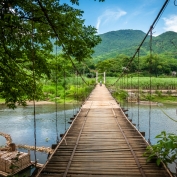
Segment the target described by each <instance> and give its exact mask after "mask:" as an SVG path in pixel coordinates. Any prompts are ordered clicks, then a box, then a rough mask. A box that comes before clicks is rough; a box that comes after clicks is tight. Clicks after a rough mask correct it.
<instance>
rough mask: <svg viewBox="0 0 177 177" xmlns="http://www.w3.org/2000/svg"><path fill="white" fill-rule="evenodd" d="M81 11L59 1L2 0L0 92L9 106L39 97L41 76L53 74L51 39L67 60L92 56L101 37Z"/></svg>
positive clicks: (77, 0)
mask: <svg viewBox="0 0 177 177" xmlns="http://www.w3.org/2000/svg"><path fill="white" fill-rule="evenodd" d="M100 1H103V0H100ZM71 2H72V3H75V4H78V3H79V0H71ZM82 14H83V11H81V10H78V9H75V8H73V7H70V6H69V5H67V4H60V2H59V1H58V0H43V1H41V0H27V1H24V0H2V1H1V3H0V94H1V96H2V97H4V98H5V101H6V103H7V104H8V105H9V106H10V107H12V108H14V107H15V104H16V103H18V104H22V105H25V101H26V100H31V99H35V100H37V99H39V98H40V95H41V86H40V84H39V82H38V81H39V78H41V77H42V75H44V74H45V75H47V76H50V69H49V68H48V65H47V59H48V58H52V56H51V54H50V53H51V52H52V50H53V45H52V42H51V40H53V39H55V40H56V42H55V44H56V45H58V46H59V47H61V48H62V52H63V55H65V58H67V59H68V60H72V59H74V60H77V61H82V60H84V59H88V58H90V57H91V54H92V53H93V49H92V48H93V47H95V45H97V44H98V43H99V42H100V41H101V39H100V37H99V36H96V35H95V34H96V29H95V28H94V27H92V26H85V25H84V20H83V19H82Z"/></svg>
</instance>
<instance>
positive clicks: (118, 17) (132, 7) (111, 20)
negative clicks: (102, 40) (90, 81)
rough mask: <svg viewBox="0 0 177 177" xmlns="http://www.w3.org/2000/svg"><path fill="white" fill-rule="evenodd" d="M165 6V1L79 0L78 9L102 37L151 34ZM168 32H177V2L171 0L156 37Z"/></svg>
mask: <svg viewBox="0 0 177 177" xmlns="http://www.w3.org/2000/svg"><path fill="white" fill-rule="evenodd" d="M64 2H65V3H67V4H69V5H71V6H72V4H71V3H70V1H69V0H60V3H64ZM164 3H165V0H105V2H99V0H96V1H95V0H79V6H77V5H74V7H75V8H78V9H80V10H83V11H84V14H83V19H85V25H87V26H88V25H91V26H94V27H95V28H96V29H97V32H98V34H103V33H106V32H109V31H117V30H122V29H133V30H142V31H143V32H145V33H147V32H148V30H149V28H150V26H151V24H152V23H153V21H154V20H155V18H156V16H157V14H158V13H159V11H160V9H161V8H162V6H163V4H164ZM175 5H176V6H175ZM166 31H175V32H177V0H170V2H169V3H168V5H167V7H166V8H165V10H164V11H163V14H162V15H161V17H160V19H159V21H158V23H157V24H156V25H155V28H154V29H153V35H154V36H158V35H160V34H162V33H164V32H166Z"/></svg>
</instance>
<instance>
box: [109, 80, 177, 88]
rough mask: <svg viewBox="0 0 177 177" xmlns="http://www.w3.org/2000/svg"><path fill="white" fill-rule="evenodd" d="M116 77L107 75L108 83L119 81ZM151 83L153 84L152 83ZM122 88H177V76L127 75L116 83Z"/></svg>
mask: <svg viewBox="0 0 177 177" xmlns="http://www.w3.org/2000/svg"><path fill="white" fill-rule="evenodd" d="M117 79H118V78H116V77H107V78H106V84H107V85H112V84H114V83H115V82H116V81H117ZM150 83H151V84H150ZM115 85H116V86H119V87H121V88H126V89H138V86H139V87H140V89H150V86H151V89H154V90H169V89H170V90H172V89H173V90H176V89H177V78H176V77H174V78H172V77H169V78H160V77H151V78H150V77H139V78H138V77H128V78H127V77H125V78H121V79H120V80H119V81H118V82H116V84H115Z"/></svg>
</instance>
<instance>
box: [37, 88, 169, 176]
mask: <svg viewBox="0 0 177 177" xmlns="http://www.w3.org/2000/svg"><path fill="white" fill-rule="evenodd" d="M146 146H147V143H146V141H145V140H144V138H143V137H142V136H141V134H140V133H139V132H138V131H137V130H136V128H135V127H134V126H133V125H132V124H131V122H129V121H128V119H127V118H126V117H125V115H124V113H123V112H122V110H121V109H120V107H119V105H118V104H117V103H116V101H115V100H114V99H113V97H112V96H111V95H110V93H109V92H108V90H107V88H106V87H105V86H104V85H103V86H102V87H100V86H99V85H97V86H96V88H95V89H94V90H93V91H92V93H91V95H90V97H89V99H88V100H87V101H86V102H85V104H84V105H83V106H82V109H81V111H80V112H79V114H78V115H77V117H76V118H75V119H74V121H73V123H72V126H71V127H70V129H69V130H68V131H67V133H66V134H65V136H64V137H63V139H62V141H61V142H60V143H59V144H58V146H57V148H56V149H55V152H54V154H53V155H51V157H50V158H49V159H48V162H47V163H46V164H45V166H44V167H43V168H42V169H41V170H40V171H39V173H38V174H37V176H40V177H55V176H56V177H114V176H119V177H125V176H126V177H133V176H134V177H140V176H144V177H148V176H149V177H167V176H171V175H170V173H169V172H168V170H167V169H166V168H164V167H157V166H156V164H155V163H146V158H145V157H143V153H144V151H145V149H146Z"/></svg>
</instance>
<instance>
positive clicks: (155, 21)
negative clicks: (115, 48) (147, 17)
mask: <svg viewBox="0 0 177 177" xmlns="http://www.w3.org/2000/svg"><path fill="white" fill-rule="evenodd" d="M169 1H170V0H165V3H164V4H163V6H162V8H161V9H160V11H159V13H158V15H157V16H156V18H155V20H154V22H153V23H152V25H151V26H150V28H149V30H148V32H147V33H146V35H145V37H144V39H143V40H142V42H141V43H140V45H139V47H138V48H137V50H136V52H135V53H134V55H133V57H132V58H131V60H130V61H129V62H128V64H127V67H126V68H128V67H129V66H130V64H131V63H132V61H133V60H134V58H135V56H136V55H137V53H138V51H139V50H140V48H141V46H142V45H143V43H144V41H145V40H146V38H147V36H148V35H149V33H150V32H151V29H153V28H154V26H155V25H156V23H157V22H158V19H159V18H160V16H161V14H162V13H163V11H164V9H165V8H166V6H167V4H168V3H169ZM124 74H125V71H124V70H123V71H122V73H121V75H120V76H119V78H118V79H117V80H116V81H115V82H114V83H113V84H112V85H114V84H115V83H116V82H117V81H118V80H119V79H120V78H121V77H122V76H123V75H124Z"/></svg>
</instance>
